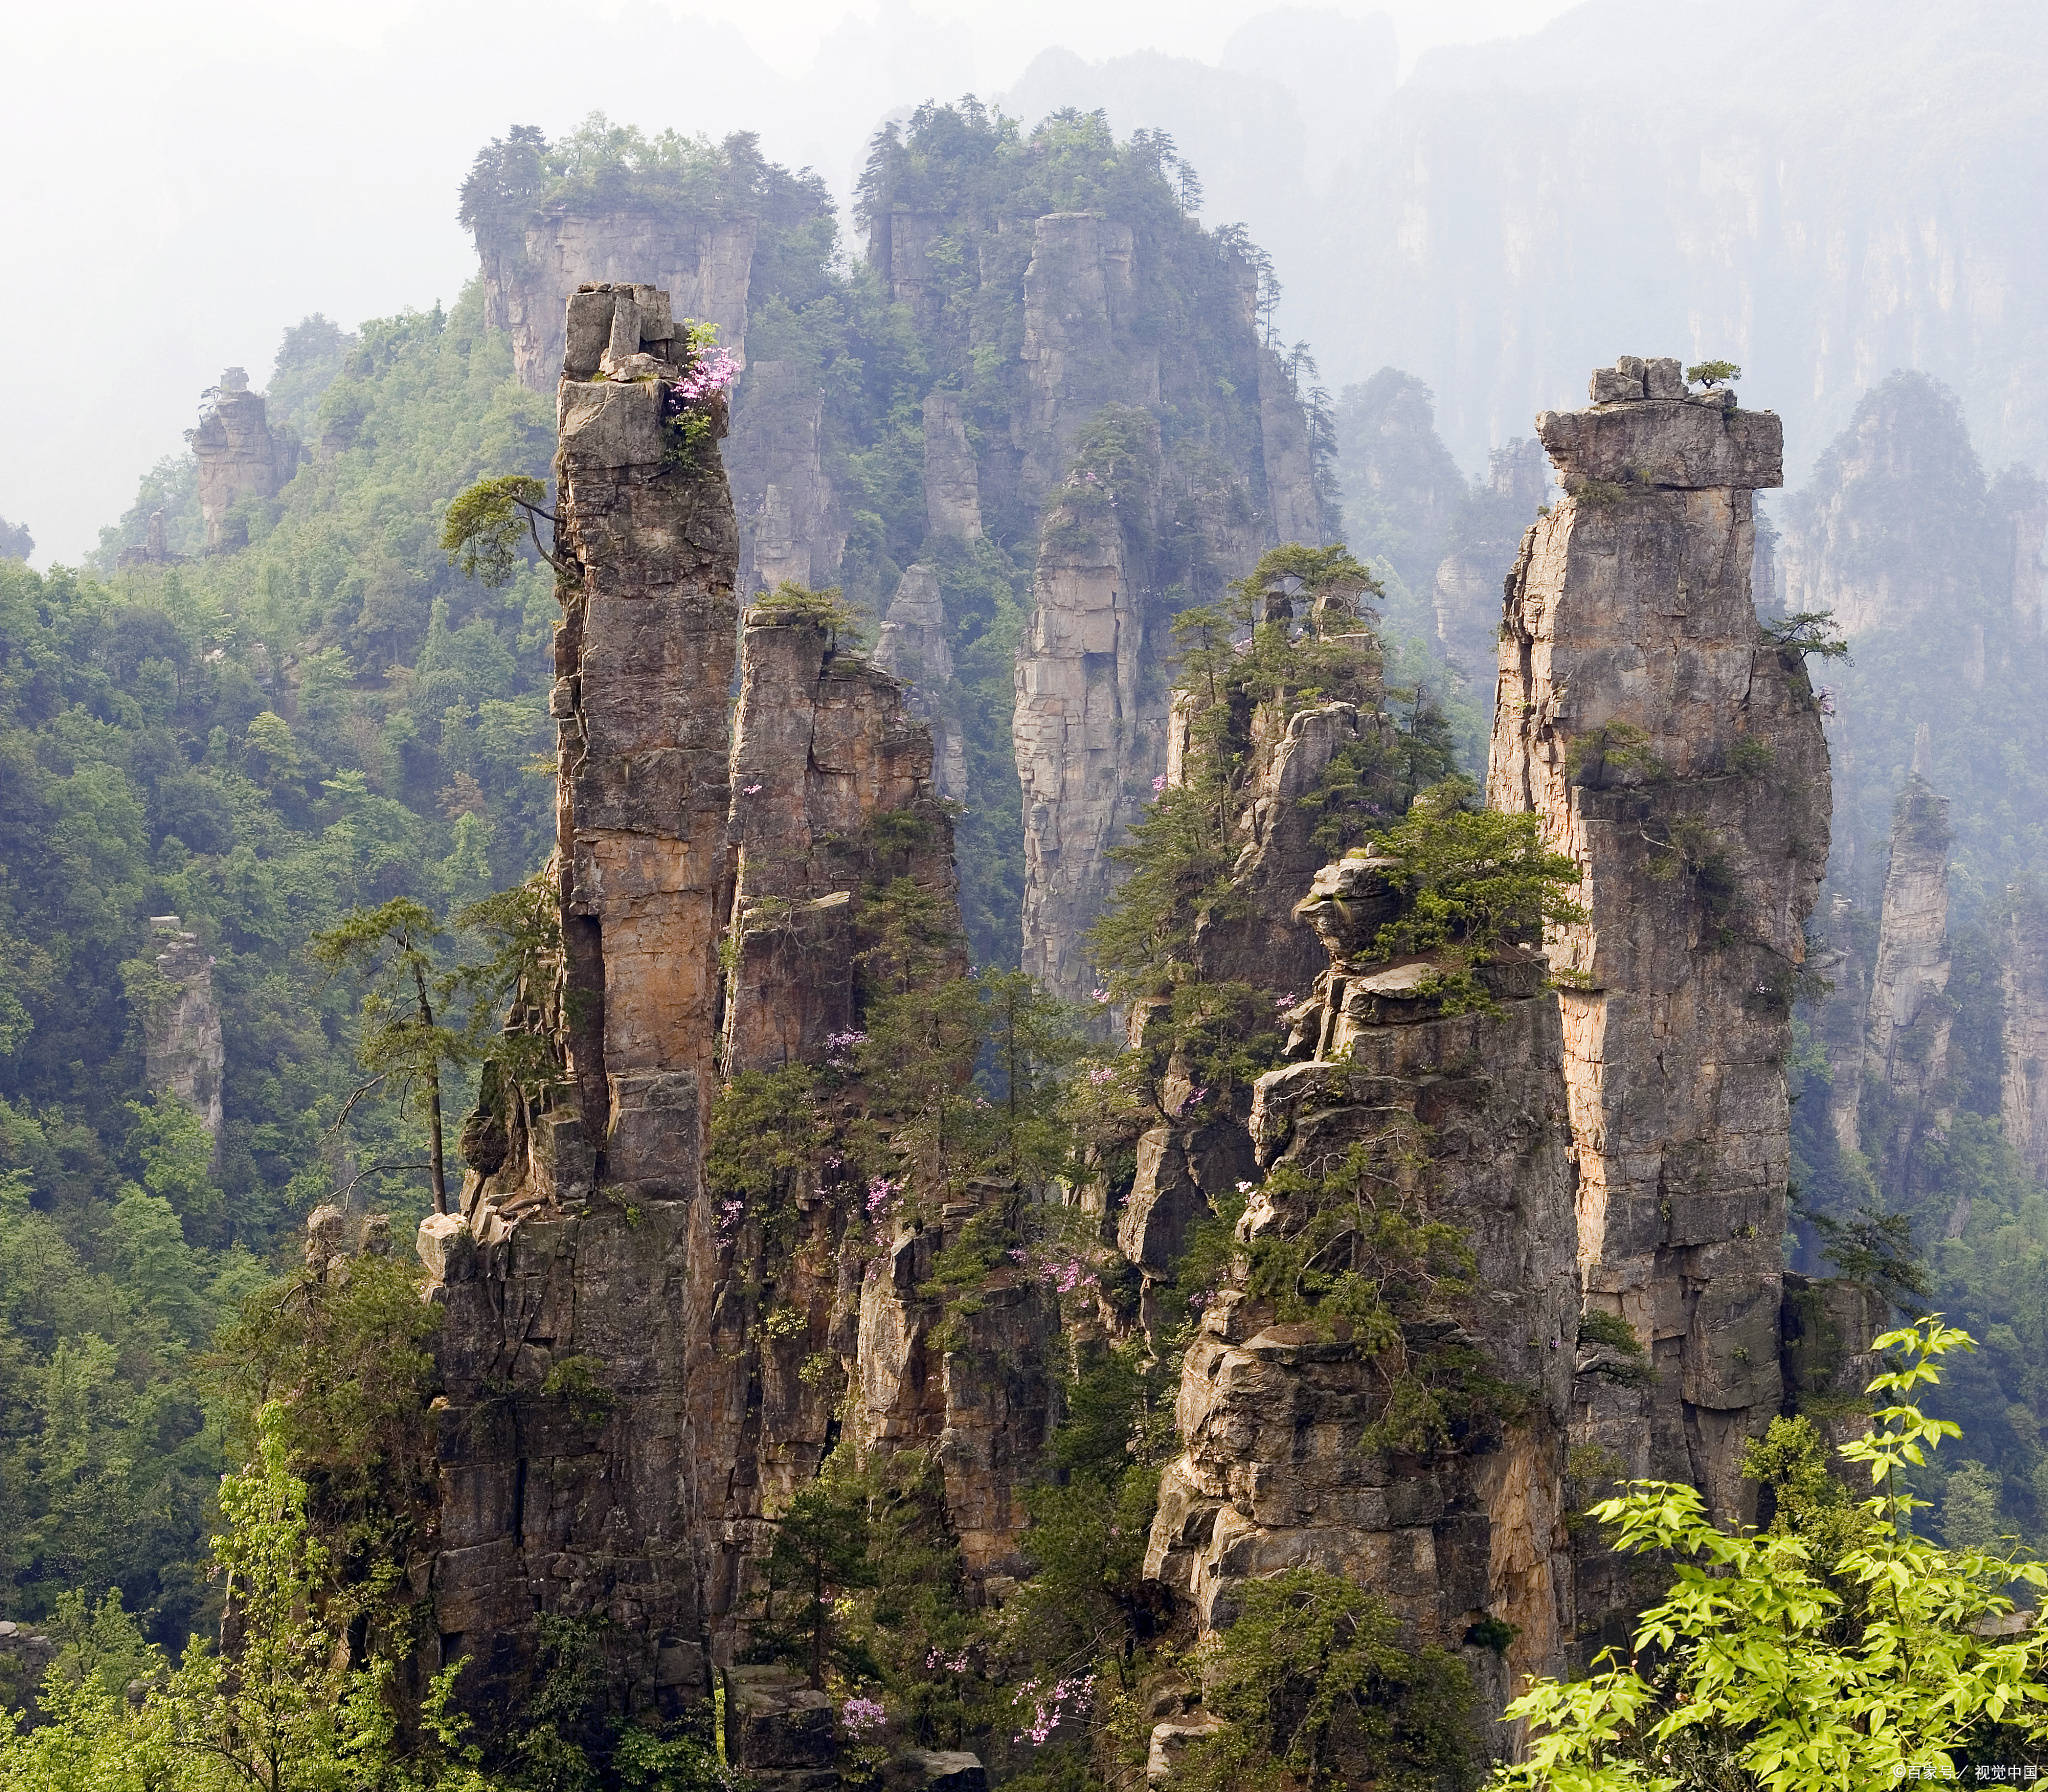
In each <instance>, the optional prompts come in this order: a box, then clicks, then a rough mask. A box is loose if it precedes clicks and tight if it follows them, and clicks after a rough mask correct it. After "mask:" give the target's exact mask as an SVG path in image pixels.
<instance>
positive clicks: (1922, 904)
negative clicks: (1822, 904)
mask: <svg viewBox="0 0 2048 1792" xmlns="http://www.w3.org/2000/svg"><path fill="white" fill-rule="evenodd" d="M1948 844H1949V831H1948V804H1947V802H1946V801H1945V800H1944V799H1943V798H1941V797H1939V796H1937V795H1936V794H1935V792H1934V790H1933V788H1932V787H1931V786H1930V785H1929V784H1928V783H1927V781H1926V779H1924V778H1923V777H1921V776H1920V774H1919V773H1918V772H1909V773H1908V774H1907V777H1906V788H1905V790H1904V791H1903V792H1902V793H1901V795H1900V797H1899V808H1898V815H1897V817H1896V819H1895V820H1894V822H1893V824H1892V851H1891V862H1890V864H1889V865H1888V866H1887V868H1886V870H1885V877H1884V908H1883V911H1882V914H1881V915H1880V918H1879V921H1878V929H1877V963H1876V967H1875V969H1874V971H1873V972H1872V975H1871V982H1870V998H1869V1007H1868V1010H1867V1013H1868V1019H1867V1021H1866V1026H1865V1048H1864V1087H1865V1089H1866V1091H1872V1090H1875V1091H1882V1092H1883V1097H1884V1099H1883V1101H1882V1104H1881V1105H1882V1108H1883V1136H1881V1137H1878V1138H1872V1139H1869V1140H1866V1141H1865V1143H1866V1147H1867V1148H1868V1149H1870V1150H1871V1151H1872V1154H1873V1155H1874V1156H1877V1155H1880V1154H1881V1157H1882V1161H1883V1162H1884V1163H1885V1165H1886V1166H1887V1167H1888V1169H1890V1170H1891V1171H1893V1172H1894V1173H1896V1172H1898V1171H1900V1170H1902V1169H1903V1167H1904V1164H1905V1161H1906V1158H1907V1155H1908V1154H1909V1152H1910V1151H1911V1149H1912V1147H1913V1145H1914V1144H1915V1143H1916V1141H1917V1140H1918V1138H1919V1136H1920V1135H1921V1134H1922V1133H1923V1132H1924V1131H1926V1130H1927V1129H1928V1128H1929V1127H1930V1126H1932V1127H1937V1128H1938V1127H1939V1126H1941V1125H1942V1124H1943V1123H1944V1120H1945V1115H1944V1114H1943V1113H1942V1112H1941V1111H1939V1103H1938V1094H1939V1091H1940V1090H1941V1086H1942V1084H1943V1082H1944V1081H1945V1080H1946V1078H1947V1075H1948V1045H1949V1029H1950V1025H1951V1023H1952V1021H1953V1018H1954V1016H1953V1011H1952V1009H1951V1008H1950V1005H1949V1003H1948V1002H1947V1000H1946V996H1947V992H1948V974H1949V950H1948Z"/></svg>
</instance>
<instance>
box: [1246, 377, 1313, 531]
mask: <svg viewBox="0 0 2048 1792" xmlns="http://www.w3.org/2000/svg"><path fill="white" fill-rule="evenodd" d="M1259 439H1260V445H1261V448H1262V450H1263V455H1262V458H1263V460H1264V462H1265V473H1266V506H1267V515H1268V526H1269V527H1270V528H1271V530H1272V532H1273V539H1274V540H1275V541H1302V542H1308V543H1310V544H1314V543H1316V542H1319V541H1321V540H1322V539H1323V505H1322V498H1321V496H1320V494H1319V493H1318V492H1317V491H1316V468H1315V456H1314V454H1313V453H1312V452H1311V450H1310V447H1309V436H1308V418H1307V417H1306V415H1304V413H1303V411H1302V408H1301V395H1300V393H1299V392H1298V391H1296V389H1295V383H1294V381H1293V380H1291V379H1290V378H1289V377H1288V375H1287V370H1286V369H1285V368H1284V367H1282V366H1281V364H1280V357H1279V356H1278V355H1277V354H1275V353H1274V352H1273V351H1272V350H1271V349H1270V348H1266V349H1261V350H1260V351H1259Z"/></svg>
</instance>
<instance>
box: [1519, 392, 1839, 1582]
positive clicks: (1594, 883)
mask: <svg viewBox="0 0 2048 1792" xmlns="http://www.w3.org/2000/svg"><path fill="white" fill-rule="evenodd" d="M1592 396H1593V399H1594V403H1593V405H1592V407H1591V408H1590V409H1587V410H1582V411H1565V412H1545V413H1544V414H1543V415H1542V416H1540V417H1539V418H1538V419H1537V433H1538V435H1539V436H1540V437H1541V439H1542V441H1543V444H1544V446H1545V448H1546V449H1547V450H1548V451H1549V453H1550V456H1551V459H1552V461H1553V463H1554V464H1555V466H1556V468H1557V470H1558V474H1559V477H1560V479H1561V480H1562V482H1563V485H1564V488H1565V498H1564V500H1563V502H1562V503H1560V504H1559V505H1557V506H1556V508H1555V509H1554V510H1553V511H1552V512H1551V513H1550V514H1549V515H1548V516H1547V517H1544V518H1542V519H1540V520H1539V521H1538V522H1537V523H1536V524H1535V526H1534V527H1533V528H1532V529H1531V530H1530V531H1529V534H1528V536H1527V538H1526V540H1525V542H1524V544H1523V549H1522V555H1521V559H1520V560H1519V562H1518V563H1517V566H1516V568H1515V572H1514V575H1513V578H1512V580H1511V582H1510V584H1509V588H1508V594H1507V615H1506V621H1505V623H1504V625H1503V630H1502V642H1501V661H1500V668H1501V669H1500V687H1499V699H1498V704H1497V707H1496V710H1495V719H1494V736H1493V749H1492V764H1491V769H1490V775H1489V789H1488V796H1489V800H1490V801H1491V802H1492V804H1493V805H1494V806H1496V807H1499V808H1504V809H1524V810H1532V811H1534V812H1535V813H1536V814H1537V815H1538V816H1539V817H1541V821H1542V831H1543V835H1544V838H1545V839H1546V840H1547V841H1549V842H1550V843H1551V844H1552V845H1553V847H1554V848H1555V849H1556V850H1558V851H1560V852H1563V853H1566V854H1568V855H1569V856H1570V857H1571V858H1572V859H1573V861H1574V862H1575V863H1577V865H1578V866H1579V867H1580V871H1581V883H1580V894H1579V899H1580V901H1581V903H1582V904H1583V907H1584V911H1585V917H1586V918H1585V919H1584V921H1583V922H1581V923H1578V924H1576V925H1573V926H1568V927H1565V928H1562V929H1561V930H1559V932H1558V934H1557V937H1555V938H1554V939H1553V940H1552V941H1551V942H1550V951H1551V955H1552V960H1553V963H1554V964H1555V966H1556V969H1557V973H1558V983H1559V989H1558V995H1557V1000H1558V1002H1559V1004H1560V1007H1561V1009H1562V1013H1563V1020H1564V1076H1565V1084H1566V1088H1567V1091H1568V1094H1569V1099H1570V1113H1571V1129H1572V1142H1573V1152H1574V1156H1575V1158H1576V1161H1577V1170H1578V1254H1579V1265H1580V1271H1581V1274H1582V1276H1583V1278H1584V1284H1585V1298H1586V1302H1587V1304H1588V1306H1589V1307H1591V1308H1595V1309H1598V1310H1600V1311H1604V1312H1607V1313H1610V1314H1614V1315H1617V1316H1619V1317H1620V1318H1622V1319H1624V1320H1625V1321H1626V1322H1627V1324H1628V1327H1629V1329H1630V1330H1631V1331H1632V1332H1633V1333H1634V1334H1635V1337H1636V1340H1637V1343H1638V1344H1639V1346H1640V1347H1641V1348H1642V1349H1643V1350H1644V1351H1645V1352H1647V1353H1648V1357H1649V1363H1650V1368H1651V1371H1652V1378H1651V1381H1650V1384H1649V1385H1648V1386H1645V1387H1640V1388H1637V1387H1630V1386H1628V1385H1625V1384H1624V1383H1623V1382H1621V1381H1618V1380H1614V1379H1602V1378H1600V1377H1598V1376H1589V1377H1585V1378H1582V1380H1581V1387H1580V1394H1579V1402H1578V1406H1577V1410H1576V1412H1575V1415H1574V1436H1575V1441H1578V1442H1583V1443H1586V1444H1589V1445H1592V1446H1594V1447H1596V1448H1598V1449H1600V1450H1602V1451H1605V1452H1607V1453H1608V1455H1609V1456H1610V1457H1611V1459H1612V1462H1613V1464H1614V1472H1616V1473H1623V1472H1625V1473H1627V1474H1629V1475H1634V1476H1646V1475H1647V1476H1657V1477H1662V1478H1665V1479H1673V1480H1685V1481H1690V1482H1692V1483H1694V1484H1695V1485H1696V1486H1698V1487H1699V1488H1700V1489H1701V1490H1702V1492H1703V1493H1704V1494H1705V1495H1706V1497H1707V1501H1708V1504H1709V1508H1710V1509H1711V1510H1712V1511H1713V1512H1714V1513H1715V1515H1716V1516H1717V1517H1720V1518H1722V1519H1723V1520H1725V1521H1734V1520H1739V1519H1740V1518H1741V1517H1743V1516H1744V1499H1745V1495H1744V1491H1743V1486H1744V1484H1743V1480H1742V1474H1741V1459H1742V1451H1743V1447H1744V1444H1745V1441H1746V1440H1747V1438H1748V1437H1750V1436H1751V1435H1753V1434H1756V1433H1758V1432H1760V1431H1761V1429H1762V1428H1763V1427H1764V1425H1765V1424H1766V1423H1767V1422H1768V1420H1769V1419H1770V1418H1771V1417H1773V1416H1775V1415H1776V1413H1777V1412H1778V1411H1779V1408H1780V1405H1781V1402H1782V1400H1783V1396H1784V1383H1783V1378H1782V1374H1781V1370H1780V1363H1779V1347H1780V1340H1781V1336H1782V1326H1781V1319H1780V1305H1781V1302H1782V1298H1783V1276H1782V1272H1781V1268H1780V1256H1779V1251H1780V1244H1779V1240H1780V1239H1781V1237H1782V1236H1783V1233H1784V1228H1785V1200H1786V1177H1787V1150H1788V1146H1787V1136H1788V1109H1787V1104H1786V1093H1785V1058H1786V1053H1787V1050H1788V1047H1789V1044H1790V1029H1791V1007H1792V1000H1793V995H1794V991H1795V987H1796V979H1797V977H1798V973H1799V967H1800V964H1801V962H1802V959H1803V955H1804V949H1805V948H1804V937H1803V927H1804V923H1805V920H1806V917H1807V915H1808V913H1809V912H1810V911H1811V909H1812V907H1813V904H1814V900H1815V896H1816V893H1817V891H1818V889H1819V883H1820V877H1821V873H1822V870H1823V868H1824V867H1825V865H1826V863H1827V846H1828V814H1829V810H1828V759H1827V747H1826V744H1825V742H1824V740H1823V738H1822V733H1821V717H1820V710H1819V706H1818V705H1817V703H1816V702H1815V700H1814V696H1813V693H1812V690H1811V688H1810V686H1809V684H1808V681H1807V676H1806V671H1805V667H1804V662H1803V659H1802V657H1801V655H1800V654H1799V653H1798V651H1797V650H1796V648H1792V647H1783V646H1780V645H1778V644H1777V643H1775V642H1774V641H1772V640H1769V639H1766V638H1764V637H1763V636H1762V635H1761V634H1760V632H1759V627H1758V622H1757V615H1756V610H1755V606H1754V604H1753V602H1752V598H1751V591H1750V574H1751V565H1752V561H1753V558H1754V539H1753V531H1754V521H1753V516H1752V508H1751V507H1752V502H1753V494H1754V493H1755V492H1756V491H1757V490H1758V489H1759V488H1762V487H1767V486H1775V485H1777V484H1778V483H1779V482H1780V479H1781V476H1782V475H1781V470H1780V454H1781V448H1780V431H1779V426H1778V420H1777V418H1776V417H1774V416H1773V415H1772V414H1771V413H1769V412H1767V411H1748V410H1738V409H1736V408H1734V406H1733V403H1732V400H1730V399H1729V398H1727V396H1726V395H1725V394H1710V395H1707V396H1705V397H1701V396H1698V395H1692V396H1689V395H1688V393H1687V388H1686V385H1685V382H1684V381H1683V379H1682V378H1681V376H1680V373H1679V368H1678V363H1677V362H1676V361H1669V360H1652V361H1649V362H1643V361H1639V360H1634V359H1624V360H1623V361H1621V362H1620V363H1619V364H1617V365H1616V366H1615V367H1614V368H1612V369H1603V370H1601V371H1600V372H1598V373H1596V374H1595V375H1594V377H1593V391H1592ZM1606 1570H1607V1564H1605V1563H1603V1564H1601V1565H1600V1566H1599V1567H1598V1568H1589V1567H1588V1565H1585V1564H1582V1570H1581V1573H1582V1578H1581V1583H1580V1598H1581V1604H1582V1606H1587V1607H1592V1608H1606V1609H1617V1608H1619V1607H1620V1606H1621V1605H1622V1604H1623V1603H1624V1600H1625V1595H1624V1593H1623V1592H1622V1590H1621V1589H1620V1588H1618V1587H1615V1588H1603V1589H1602V1590H1601V1591H1600V1593H1598V1594H1597V1595H1596V1594H1593V1593H1591V1592H1590V1590H1589V1588H1588V1585H1587V1576H1588V1574H1592V1575H1594V1576H1595V1577H1598V1576H1599V1575H1601V1574H1604V1573H1605V1572H1606Z"/></svg>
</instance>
